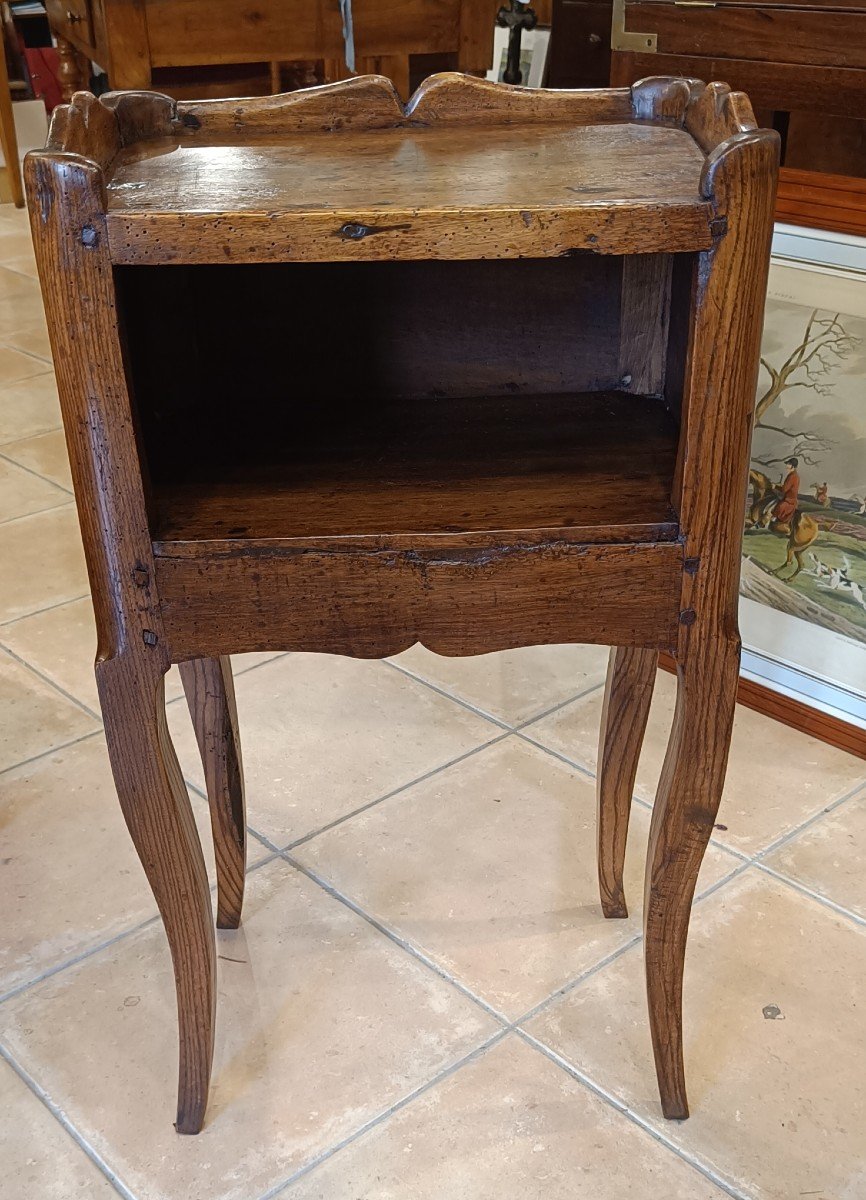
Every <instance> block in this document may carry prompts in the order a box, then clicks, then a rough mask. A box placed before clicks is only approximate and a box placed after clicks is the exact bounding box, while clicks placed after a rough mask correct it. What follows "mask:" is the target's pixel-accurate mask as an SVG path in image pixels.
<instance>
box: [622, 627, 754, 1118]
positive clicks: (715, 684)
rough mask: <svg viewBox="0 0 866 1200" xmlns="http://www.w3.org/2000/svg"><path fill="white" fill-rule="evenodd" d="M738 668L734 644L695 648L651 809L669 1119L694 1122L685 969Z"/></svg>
mask: <svg viewBox="0 0 866 1200" xmlns="http://www.w3.org/2000/svg"><path fill="white" fill-rule="evenodd" d="M739 668H740V642H739V638H737V637H734V636H730V635H727V636H720V637H718V638H717V639H715V640H712V641H710V640H705V641H704V644H703V645H701V644H700V643H696V642H695V641H692V643H691V644H690V646H689V652H688V655H687V657H686V659H685V661H682V662H680V663H679V664H678V667H677V702H676V709H675V712H674V720H673V726H672V729H671V736H670V742H669V743H668V749H667V754H666V756H665V761H664V766H663V768H662V774H661V778H660V780H659V786H658V793H657V795H656V801H655V806H654V808H653V815H652V824H651V827H650V840H649V849H648V852H647V866H646V890H645V893H644V956H645V962H646V981H647V999H648V1002H649V1018H650V1031H651V1033H652V1042H653V1052H654V1054H655V1062H656V1073H657V1075H658V1084H659V1093H660V1096H661V1102H662V1111H663V1112H664V1115H665V1116H666V1117H668V1118H674V1119H677V1118H679V1119H684V1118H686V1117H687V1116H688V1115H689V1106H688V1100H687V1098H686V1085H685V1074H684V1068H683V965H684V961H685V953H686V938H687V936H688V929H689V916H690V914H691V905H692V897H693V896H694V891H695V884H696V883H697V878H698V871H699V870H700V867H701V862H702V860H703V857H704V851H705V850H706V848H707V843H708V841H709V839H710V834H711V833H712V830H713V825H714V822H715V819H716V813H717V812H718V808H719V803H720V801H721V798H722V787H723V785H724V781H725V770H726V768H727V763H728V749H729V746H730V737H731V726H732V724H733V720H734V705H735V702H736V695H737V678H738V675H739Z"/></svg>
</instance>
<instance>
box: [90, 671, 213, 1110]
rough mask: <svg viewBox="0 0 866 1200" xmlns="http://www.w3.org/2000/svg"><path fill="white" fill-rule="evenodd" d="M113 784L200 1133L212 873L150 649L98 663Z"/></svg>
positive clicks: (187, 1099)
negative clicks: (155, 922)
mask: <svg viewBox="0 0 866 1200" xmlns="http://www.w3.org/2000/svg"><path fill="white" fill-rule="evenodd" d="M96 680H97V685H98V688H99V699H100V703H101V705H102V712H103V716H104V720H105V737H106V741H107V743H108V753H109V757H110V759H111V769H112V772H113V774H114V782H115V785H116V787H117V794H118V797H119V799H120V805H121V808H122V810H123V815H124V817H125V818H126V824H127V826H128V827H129V832H130V834H131V835H132V840H133V842H134V843H135V848H136V850H137V852H138V856H139V858H140V859H141V863H142V866H143V867H144V870H145V872H146V874H147V878H148V881H149V883H150V886H151V888H152V889H153V894H154V896H155V897H156V902H157V904H158V905H159V910H160V913H161V914H162V919H163V922H164V924H165V931H166V934H167V936H168V941H169V946H170V947H171V954H172V961H173V964H174V975H175V984H176V986H177V1011H178V1024H179V1034H180V1063H179V1077H178V1102H177V1131H178V1133H198V1131H199V1130H200V1129H201V1126H202V1122H203V1120H204V1111H205V1106H206V1104H207V1095H208V1085H209V1082H210V1073H211V1063H212V1060H213V1041H214V1018H215V1003H216V947H215V939H214V927H213V913H212V910H211V898H210V888H209V886H208V878H207V871H206V870H205V865H204V858H203V857H202V852H201V843H200V842H199V837H198V831H197V829H196V826H195V820H194V818H193V814H192V808H191V806H190V801H189V793H188V792H187V790H186V785H185V783H184V781H183V776H182V775H181V771H180V766H179V764H178V761H177V756H176V754H175V752H174V746H173V745H172V743H171V739H170V737H169V733H168V725H167V722H166V717H165V676H164V674H163V668H161V667H160V665H159V662H158V660H157V659H156V658H155V657H153V656H149V655H147V654H143V655H141V656H135V655H133V654H132V653H126V654H121V655H119V656H118V657H116V658H110V659H107V660H104V661H102V662H99V663H97V667H96Z"/></svg>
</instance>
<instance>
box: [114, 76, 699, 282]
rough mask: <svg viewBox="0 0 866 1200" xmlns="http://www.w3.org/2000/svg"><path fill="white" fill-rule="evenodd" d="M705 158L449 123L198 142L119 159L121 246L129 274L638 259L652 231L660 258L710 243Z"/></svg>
mask: <svg viewBox="0 0 866 1200" xmlns="http://www.w3.org/2000/svg"><path fill="white" fill-rule="evenodd" d="M334 86H339V85H334ZM647 156H651V157H652V158H653V160H654V161H655V162H656V163H657V164H658V168H659V169H658V171H657V172H656V171H653V172H648V171H647V169H646V162H647ZM359 161H363V162H364V171H363V172H358V171H357V169H356V167H357V163H358V162H359ZM703 161H704V159H703V155H702V153H701V152H700V150H699V149H698V147H697V146H696V145H695V143H694V141H693V140H692V139H691V137H690V136H689V135H688V134H687V133H685V132H684V131H683V130H680V129H674V128H668V127H664V126H657V125H653V124H649V123H647V124H623V125H601V126H575V127H571V126H566V125H556V126H547V127H545V129H544V133H543V135H540V134H539V135H537V136H533V137H532V138H516V137H515V136H514V134H513V132H512V131H511V130H510V129H508V128H507V127H503V128H499V127H496V128H491V129H487V130H485V133H484V138H483V142H479V137H478V133H477V132H476V131H475V130H474V128H472V127H468V128H467V127H457V128H452V127H451V126H450V125H449V124H448V122H443V123H442V124H441V125H438V126H435V127H430V128H424V129H412V128H409V129H402V128H401V129H378V130H375V131H359V132H357V133H356V132H353V131H352V132H349V131H347V132H344V133H342V134H340V135H339V136H334V137H328V138H321V137H304V136H299V137H297V138H292V137H285V138H282V137H281V138H280V139H279V140H276V139H275V138H274V137H269V138H268V139H267V140H265V141H261V142H257V141H255V140H253V139H250V140H248V141H246V142H245V143H244V144H243V145H229V144H227V142H226V140H225V139H224V138H218V137H215V138H214V139H213V140H212V139H211V138H207V137H205V136H204V134H203V133H198V134H196V135H195V136H194V137H190V138H187V137H184V136H181V137H180V138H169V139H166V140H165V141H164V142H158V141H154V142H149V143H146V144H143V145H141V146H137V147H132V148H130V149H129V150H127V151H124V152H123V153H122V154H121V155H120V156H119V158H118V160H117V161H116V164H115V167H114V170H113V173H112V176H111V179H110V181H109V185H108V195H109V201H108V204H109V217H108V220H109V231H110V232H109V236H110V240H111V246H112V256H113V258H114V260H115V261H116V262H128V263H146V262H149V263H158V262H172V261H185V262H225V261H271V260H272V259H273V258H274V257H275V256H276V257H282V258H291V259H294V260H311V261H323V260H334V261H339V260H348V261H358V260H382V259H391V258H400V257H405V258H414V259H430V258H449V259H453V258H479V257H480V258H486V257H518V256H521V255H525V256H532V255H536V256H548V255H563V254H568V253H572V252H574V251H575V250H577V249H580V248H589V249H592V250H595V251H596V252H601V253H625V252H628V251H634V250H636V249H637V247H638V241H637V239H638V232H637V231H638V230H640V235H639V236H640V245H641V247H642V248H645V249H646V250H647V251H652V250H656V249H658V250H667V249H674V250H695V249H699V248H701V247H706V246H707V245H708V244H709V242H710V234H709V228H708V225H709V214H708V210H707V207H706V205H705V204H704V203H703V202H702V200H701V198H700V196H699V194H698V190H697V189H698V183H699V178H700V172H701V168H702V165H703ZM372 178H375V179H376V181H377V185H376V188H375V196H374V197H373V196H371V191H370V186H369V180H370V179H372ZM371 200H373V201H374V202H373V203H371ZM214 213H220V214H222V215H221V217H220V218H219V220H215V219H214V216H213V214H214Z"/></svg>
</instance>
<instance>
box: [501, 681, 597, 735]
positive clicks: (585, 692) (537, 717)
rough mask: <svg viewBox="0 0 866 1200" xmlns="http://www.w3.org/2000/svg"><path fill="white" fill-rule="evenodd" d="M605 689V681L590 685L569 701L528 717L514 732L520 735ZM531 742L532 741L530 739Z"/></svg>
mask: <svg viewBox="0 0 866 1200" xmlns="http://www.w3.org/2000/svg"><path fill="white" fill-rule="evenodd" d="M603 687H604V680H603V679H602V680H600V681H599V682H598V683H590V684H587V686H586V687H585V688H584V689H583V690H582V691H580V692H576V693H575V695H573V696H569V697H568V699H567V700H560V701H559V702H558V703H557V704H551V706H550V708H545V709H543V710H542V711H541V712H540V713H536V714H535V716H534V717H527V719H526V720H525V721H518V723H517V724H516V725H515V726H514V732H515V733H520V731H521V730H523V729H528V728H529V726H530V725H535V724H536V722H538V721H543V720H545V719H546V718H547V717H552V716H553V714H554V713H555V712H559V710H560V709H561V708H567V707H568V705H569V704H577V702H578V700H585V699H586V697H587V696H591V695H592V694H593V692H597V691H599V690H600V689H601V688H603ZM530 740H531V739H530Z"/></svg>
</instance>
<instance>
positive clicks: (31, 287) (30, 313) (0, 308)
mask: <svg viewBox="0 0 866 1200" xmlns="http://www.w3.org/2000/svg"><path fill="white" fill-rule="evenodd" d="M8 280H13V281H14V285H12V286H10V285H9V284H8V282H7V281H8ZM43 315H44V310H43V308H42V296H41V295H40V293H39V283H38V281H37V280H35V279H30V278H29V277H28V276H27V275H22V274H20V273H19V272H17V271H6V270H4V269H3V268H2V267H0V329H21V328H22V327H23V326H25V325H31V324H36V323H37V322H39V321H40V320H42V318H43ZM10 353H11V351H10ZM39 365H40V366H41V367H42V368H43V369H44V368H45V367H46V366H47V365H48V364H47V363H45V362H40V364H39Z"/></svg>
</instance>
